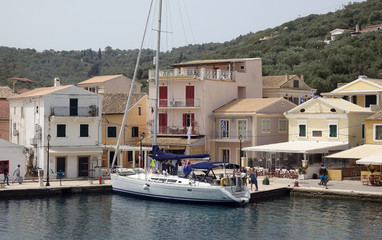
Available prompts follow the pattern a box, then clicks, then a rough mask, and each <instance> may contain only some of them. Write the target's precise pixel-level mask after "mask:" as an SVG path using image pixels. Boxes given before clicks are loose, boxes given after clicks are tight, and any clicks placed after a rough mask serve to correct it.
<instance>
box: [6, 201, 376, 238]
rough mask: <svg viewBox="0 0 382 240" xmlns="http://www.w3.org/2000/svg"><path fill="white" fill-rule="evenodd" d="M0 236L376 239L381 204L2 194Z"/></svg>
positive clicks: (364, 202)
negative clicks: (213, 202) (236, 202)
mask: <svg viewBox="0 0 382 240" xmlns="http://www.w3.org/2000/svg"><path fill="white" fill-rule="evenodd" d="M0 216H1V217H0V225H1V228H0V239H7V240H9V239H381V236H382V226H381V224H382V204H381V203H375V202H368V201H354V200H349V201H347V200H331V199H319V198H318V199H317V198H302V197H284V198H281V199H277V200H269V201H264V202H260V203H254V204H248V205H245V206H215V205H203V204H185V203H169V202H160V201H151V200H144V199H138V198H132V197H128V196H125V195H118V194H109V195H73V196H65V197H51V198H39V199H31V200H6V201H0Z"/></svg>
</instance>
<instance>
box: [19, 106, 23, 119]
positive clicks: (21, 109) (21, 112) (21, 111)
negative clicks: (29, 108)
mask: <svg viewBox="0 0 382 240" xmlns="http://www.w3.org/2000/svg"><path fill="white" fill-rule="evenodd" d="M20 114H21V118H24V107H21V108H20Z"/></svg>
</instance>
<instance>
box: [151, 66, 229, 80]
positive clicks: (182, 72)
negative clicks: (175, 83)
mask: <svg viewBox="0 0 382 240" xmlns="http://www.w3.org/2000/svg"><path fill="white" fill-rule="evenodd" d="M170 76H171V77H172V76H196V77H199V78H201V79H205V78H206V79H220V80H234V79H233V74H232V71H224V70H220V69H208V68H181V69H179V68H174V69H168V70H160V71H159V77H170ZM154 78H155V70H149V79H154Z"/></svg>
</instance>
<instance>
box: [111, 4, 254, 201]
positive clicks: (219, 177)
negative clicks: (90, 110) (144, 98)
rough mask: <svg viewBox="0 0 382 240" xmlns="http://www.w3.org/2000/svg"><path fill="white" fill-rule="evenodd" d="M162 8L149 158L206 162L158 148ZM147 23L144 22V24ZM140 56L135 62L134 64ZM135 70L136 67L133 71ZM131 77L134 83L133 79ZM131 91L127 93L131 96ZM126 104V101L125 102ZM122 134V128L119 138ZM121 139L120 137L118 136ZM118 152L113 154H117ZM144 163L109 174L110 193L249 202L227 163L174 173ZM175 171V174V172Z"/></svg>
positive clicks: (235, 171)
mask: <svg viewBox="0 0 382 240" xmlns="http://www.w3.org/2000/svg"><path fill="white" fill-rule="evenodd" d="M161 8H162V0H160V1H159V14H158V30H157V31H158V41H157V52H156V77H155V85H156V99H155V111H154V113H155V117H154V122H153V144H152V146H153V148H152V155H151V157H152V159H153V160H154V161H157V162H159V163H166V162H168V161H171V162H175V163H176V164H175V165H176V166H178V163H179V162H180V161H181V160H184V159H199V160H202V159H209V158H210V155H209V154H196V155H180V154H173V153H165V152H163V151H162V150H160V148H159V147H158V146H157V143H156V140H157V124H158V114H157V112H158V95H159V88H158V86H159V84H158V77H159V50H160V35H161V34H160V33H161ZM146 24H147V23H146ZM138 62H139V56H138V59H137V65H138ZM136 69H137V68H136ZM135 75H136V73H134V77H133V83H132V85H133V84H134V80H135ZM131 93H132V89H131V90H130V95H131ZM128 103H129V99H128ZM128 103H127V104H126V110H125V115H124V118H123V123H122V126H123V125H125V119H126V113H127V111H128V106H129V104H128ZM121 135H122V128H121V132H120V136H121ZM119 139H120V137H119ZM119 139H118V143H117V151H116V154H115V155H114V159H113V164H112V166H114V162H115V157H116V156H117V155H118V146H119V142H120V140H119ZM146 163H147V161H145V168H144V169H142V168H134V169H133V168H116V169H114V171H113V172H112V173H111V174H110V176H111V182H112V187H113V191H116V192H122V193H127V194H131V195H135V196H141V197H148V198H153V199H163V200H175V201H185V202H205V203H228V204H230V203H248V202H249V199H250V192H249V190H248V188H247V186H245V185H243V184H242V180H241V177H240V173H239V171H238V170H239V167H238V166H237V165H235V164H230V163H226V162H209V161H208V162H206V161H204V162H199V163H196V164H191V165H188V166H182V167H179V168H178V169H177V171H173V172H172V174H169V173H167V172H153V171H148V167H147V166H146V165H147V164H146ZM174 172H175V173H174Z"/></svg>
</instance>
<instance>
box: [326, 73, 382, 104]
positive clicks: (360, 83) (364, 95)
mask: <svg viewBox="0 0 382 240" xmlns="http://www.w3.org/2000/svg"><path fill="white" fill-rule="evenodd" d="M381 94H382V79H371V78H367V77H366V76H360V77H359V78H358V79H357V80H354V81H352V82H350V83H346V84H345V83H339V84H338V88H336V89H334V90H333V91H331V92H329V93H322V94H321V95H322V96H324V97H335V98H343V99H345V100H348V101H349V102H351V103H354V104H357V105H358V106H361V107H365V108H370V109H371V110H372V111H378V110H380V109H381V106H382V101H381Z"/></svg>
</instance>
